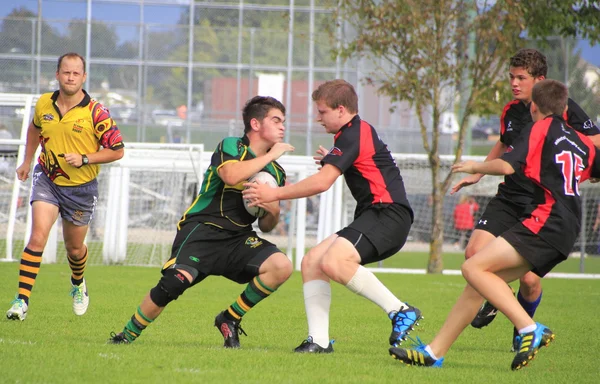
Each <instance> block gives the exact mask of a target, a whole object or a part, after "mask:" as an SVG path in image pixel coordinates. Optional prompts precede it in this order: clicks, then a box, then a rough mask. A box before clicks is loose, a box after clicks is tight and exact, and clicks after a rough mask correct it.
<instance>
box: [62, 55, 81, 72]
mask: <svg viewBox="0 0 600 384" xmlns="http://www.w3.org/2000/svg"><path fill="white" fill-rule="evenodd" d="M65 57H68V58H69V59H79V60H81V62H82V63H83V73H85V59H84V58H83V56H81V55H80V54H79V53H75V52H69V53H65V54H64V55H62V56H61V57H59V58H58V64H57V65H56V72H60V65H61V64H62V61H63V59H64V58H65Z"/></svg>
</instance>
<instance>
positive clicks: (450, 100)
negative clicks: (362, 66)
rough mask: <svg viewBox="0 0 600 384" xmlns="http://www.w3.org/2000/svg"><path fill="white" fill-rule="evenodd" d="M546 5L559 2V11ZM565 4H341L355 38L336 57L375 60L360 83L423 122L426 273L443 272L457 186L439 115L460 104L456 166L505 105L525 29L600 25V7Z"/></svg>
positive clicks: (409, 0) (536, 0) (442, 0)
mask: <svg viewBox="0 0 600 384" xmlns="http://www.w3.org/2000/svg"><path fill="white" fill-rule="evenodd" d="M549 3H551V5H552V4H555V3H556V4H555V5H556V8H554V9H553V8H552V7H550V6H548V4H549ZM565 3H567V2H566V1H564V0H550V1H541V0H533V1H529V2H522V1H519V0H496V1H492V0H479V1H478V0H377V1H376V0H341V1H340V3H339V7H337V9H336V10H335V16H336V17H337V19H338V20H339V21H340V24H338V25H337V26H336V27H341V28H343V29H344V34H345V36H350V38H347V41H346V42H344V45H343V46H342V47H341V48H340V49H339V50H338V52H337V53H338V54H339V55H340V56H341V57H342V58H344V59H353V60H357V59H362V60H363V61H364V60H366V61H371V62H372V68H373V70H372V71H371V73H369V74H368V75H367V76H366V77H365V78H364V79H363V81H365V82H366V83H369V84H372V85H374V86H376V87H377V89H378V91H379V92H380V93H381V94H384V95H387V96H389V97H390V98H391V99H392V101H394V102H396V101H407V102H409V103H410V105H411V106H412V107H413V109H414V111H415V113H416V116H417V119H418V121H419V125H420V128H421V136H422V141H423V147H424V149H425V151H426V154H427V156H428V160H429V164H430V167H431V184H432V196H433V205H432V223H433V228H432V237H431V242H430V258H429V263H428V267H427V270H428V272H430V273H439V272H441V271H442V269H443V263H442V258H441V254H442V242H443V222H444V217H443V211H442V209H443V201H444V196H445V194H446V192H447V191H448V189H449V187H450V184H451V181H452V175H451V174H450V173H449V172H448V171H447V170H443V169H442V167H441V161H440V156H439V151H438V133H439V128H438V127H439V122H440V116H441V115H442V113H444V112H445V111H448V110H449V109H451V108H452V106H453V105H454V104H455V102H456V103H458V104H459V105H460V106H461V108H460V112H461V113H460V118H459V126H460V131H459V134H458V142H457V145H456V149H455V152H454V155H455V161H459V160H460V158H461V156H462V154H463V147H464V143H465V137H466V132H467V127H468V119H469V117H470V116H471V115H473V114H475V113H478V114H479V113H482V112H483V113H486V112H487V113H489V111H491V110H496V111H499V110H500V109H501V106H502V105H503V104H504V102H505V101H506V100H502V99H498V98H496V97H495V95H496V94H502V92H505V91H504V89H505V88H506V85H505V80H504V81H502V80H503V79H506V77H505V72H506V70H507V69H508V68H507V66H506V62H507V61H508V58H509V57H510V56H512V54H514V52H515V51H516V50H517V49H518V48H521V47H522V46H524V45H525V43H526V40H525V31H526V27H528V28H529V30H528V33H529V36H530V37H540V36H545V35H547V34H551V33H555V32H556V30H558V33H561V34H564V35H568V34H576V33H577V31H579V29H578V28H575V29H573V25H575V26H586V27H589V26H590V25H598V23H599V20H600V18H596V19H594V17H593V15H597V5H596V6H595V7H594V6H591V7H589V6H587V5H585V6H580V7H579V8H574V7H573V6H572V5H571V7H567V6H566V5H565ZM575 3H576V2H575ZM586 4H587V3H586ZM566 10H570V11H569V13H568V17H567V20H562V19H560V17H559V14H560V12H566ZM540 15H543V16H542V17H540ZM590 15H592V16H590ZM540 19H543V20H540ZM548 20H553V22H552V23H548V22H547V21H548ZM551 27H552V30H550V28H551ZM335 32H336V31H331V33H335ZM597 34H598V31H597V30H596V31H586V32H585V35H586V37H589V38H596V37H597ZM372 59H374V60H372ZM429 133H432V134H431V136H429Z"/></svg>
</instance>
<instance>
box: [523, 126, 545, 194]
mask: <svg viewBox="0 0 600 384" xmlns="http://www.w3.org/2000/svg"><path fill="white" fill-rule="evenodd" d="M551 123H552V119H544V120H541V121H538V122H537V123H535V124H534V125H533V127H532V128H531V133H530V134H529V143H528V144H527V145H528V147H529V149H528V150H527V159H526V160H525V161H526V166H525V172H524V173H525V176H527V177H529V178H530V179H532V180H533V181H535V182H536V183H537V184H540V182H541V179H540V172H541V166H542V148H543V147H544V141H545V140H546V135H547V134H548V128H550V124H551ZM540 185H541V184H540Z"/></svg>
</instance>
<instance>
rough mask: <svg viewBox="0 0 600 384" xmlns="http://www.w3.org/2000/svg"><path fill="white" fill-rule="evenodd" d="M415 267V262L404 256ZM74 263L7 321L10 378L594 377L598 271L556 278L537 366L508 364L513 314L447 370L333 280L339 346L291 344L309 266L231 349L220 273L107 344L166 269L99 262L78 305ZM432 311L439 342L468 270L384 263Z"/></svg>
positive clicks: (388, 279) (5, 291) (2, 354)
mask: <svg viewBox="0 0 600 384" xmlns="http://www.w3.org/2000/svg"><path fill="white" fill-rule="evenodd" d="M405 266H406V265H405ZM17 275H18V264H17V263H0V280H1V281H2V282H3V283H2V285H1V286H0V287H1V289H0V297H2V298H3V299H2V300H3V303H4V304H3V305H4V306H5V307H6V308H4V307H3V308H0V309H1V310H3V311H4V310H5V309H8V307H9V302H10V299H11V297H12V296H13V295H14V293H15V291H16V287H17ZM69 275H70V272H69V268H68V267H67V266H66V265H65V264H57V265H43V266H42V269H41V273H40V275H39V277H38V281H37V283H36V286H35V289H34V292H33V296H32V300H31V303H30V308H29V313H28V318H27V320H26V321H24V322H17V321H8V320H6V319H1V320H0V362H1V366H2V369H1V370H0V371H1V372H0V382H3V383H159V382H169V383H187V382H208V383H222V382H244V383H315V382H326V383H349V382H351V383H392V382H393V383H397V382H405V381H406V382H409V383H433V382H435V383H453V382H454V383H455V382H461V383H472V382H486V383H506V382H515V383H516V382H551V383H567V382H570V383H596V382H598V378H599V377H600V368H599V367H598V364H597V359H598V357H599V351H600V340H599V339H598V338H597V336H596V335H597V332H598V330H599V329H600V319H599V317H598V303H599V302H600V280H566V279H547V280H545V281H544V300H543V302H542V305H541V307H540V309H539V310H538V315H537V319H538V320H539V321H541V322H543V323H546V324H547V325H548V326H550V327H551V328H552V330H553V331H554V332H555V333H556V335H557V336H556V340H555V342H554V343H553V344H552V345H551V346H550V347H549V348H544V349H542V350H541V351H540V353H539V354H538V357H537V358H536V360H535V361H534V362H533V363H532V365H531V366H529V367H526V368H525V369H523V370H522V371H519V372H513V371H511V370H510V363H511V361H512V358H513V354H512V353H510V352H509V350H510V338H511V336H512V329H511V325H510V324H509V322H508V320H507V319H506V318H505V317H503V316H498V318H497V319H496V321H494V323H492V324H491V325H490V326H489V327H487V328H485V329H483V330H476V329H472V328H468V329H467V330H466V331H465V332H464V334H463V335H462V336H461V338H459V340H458V341H457V342H456V344H455V345H454V347H453V349H451V350H450V352H449V353H448V354H447V355H446V362H445V364H444V368H443V369H430V368H420V367H408V366H405V365H402V364H400V363H398V362H397V361H395V360H393V359H392V358H390V357H389V355H388V345H387V338H388V336H389V332H390V323H389V320H388V319H387V318H386V316H385V315H384V314H383V312H381V310H380V309H379V308H378V307H376V306H375V305H373V304H371V303H369V302H367V301H366V300H365V299H363V298H361V297H358V296H355V295H354V294H352V293H350V292H349V291H347V290H346V289H345V288H343V287H341V286H339V285H334V286H333V305H332V311H331V336H332V337H333V338H334V339H335V340H336V341H335V344H334V349H335V353H333V354H331V355H297V354H294V353H292V349H293V348H294V347H296V346H297V345H298V344H299V343H300V342H301V341H302V340H303V339H304V337H305V336H306V319H305V314H304V305H303V298H302V284H301V278H300V275H299V273H294V275H293V276H292V278H291V279H290V281H288V282H287V283H286V284H285V285H283V286H282V287H281V288H280V289H279V291H278V292H277V293H276V294H275V295H274V296H272V297H271V298H269V299H268V300H266V301H264V302H262V303H260V304H259V305H258V306H257V307H256V308H254V309H253V310H252V311H251V312H249V313H248V315H246V317H245V318H244V322H243V323H242V325H243V327H244V329H245V331H246V332H247V333H248V337H245V336H241V342H242V349H240V350H224V349H223V348H222V347H221V346H222V338H221V336H220V334H219V332H218V331H217V330H216V329H215V328H214V327H213V321H214V316H215V315H216V314H217V313H218V312H219V311H221V310H223V309H224V308H226V307H227V306H228V305H229V304H230V303H231V302H232V301H233V300H235V298H236V297H237V295H238V294H239V293H240V292H241V290H242V289H243V286H240V285H237V284H235V283H232V282H229V281H227V280H225V279H223V278H217V277H211V278H209V279H207V280H206V281H205V282H203V283H201V284H200V285H198V286H196V287H194V288H193V289H191V290H190V291H188V292H186V294H185V295H183V296H182V297H181V298H180V299H179V300H177V301H176V302H173V303H172V304H170V305H169V307H168V308H167V309H166V310H165V312H163V315H162V316H161V317H160V318H159V319H158V320H156V321H155V322H154V323H153V324H152V325H150V326H149V327H148V329H147V330H146V331H145V332H144V334H143V335H142V336H141V337H140V339H138V340H137V341H136V342H135V343H134V344H132V345H108V344H106V340H107V339H108V337H109V333H110V332H111V331H116V332H119V331H121V329H122V327H123V325H124V324H125V322H126V321H127V320H128V319H129V318H130V317H131V315H132V313H133V311H134V310H135V308H136V307H137V305H138V303H139V301H140V300H141V299H142V297H143V296H144V295H145V294H146V293H147V291H148V290H149V289H150V288H151V287H153V286H154V285H155V284H156V282H157V281H158V277H159V272H158V269H157V268H144V267H124V266H90V267H89V268H88V271H87V274H86V276H87V281H88V287H89V292H90V298H91V299H90V300H91V303H90V308H89V310H88V312H87V314H86V315H85V316H82V317H77V316H75V315H74V314H73V313H72V311H71V298H70V297H69V295H68V292H69V288H70V286H69V282H68V279H69ZM379 277H380V278H381V280H382V281H383V282H384V283H385V284H386V285H387V286H388V287H389V288H390V289H391V290H392V291H393V292H395V293H396V294H397V295H398V296H399V297H400V298H401V299H403V300H405V301H408V302H409V303H411V304H413V305H416V306H418V307H419V308H420V309H421V310H422V311H423V314H424V316H425V319H424V320H422V321H421V326H420V327H418V328H417V330H416V331H415V332H414V333H413V336H419V337H420V338H421V339H423V340H424V341H429V340H431V338H432V337H433V336H434V335H435V333H436V332H437V330H438V329H439V328H440V326H441V324H442V322H443V321H444V319H445V316H446V314H447V313H448V311H449V310H450V308H451V306H452V304H453V303H454V301H455V299H456V298H457V297H458V295H459V294H460V292H461V290H462V287H463V286H464V283H463V280H462V278H461V277H459V276H442V275H417V276H415V275H392V274H380V275H379Z"/></svg>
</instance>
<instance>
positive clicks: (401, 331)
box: [389, 304, 423, 347]
mask: <svg viewBox="0 0 600 384" xmlns="http://www.w3.org/2000/svg"><path fill="white" fill-rule="evenodd" d="M407 305H408V304H407ZM390 318H391V320H392V333H391V334H390V340H389V341H390V345H391V346H393V347H397V346H399V345H400V344H401V343H402V341H404V340H406V337H407V336H408V334H409V333H410V332H411V331H412V330H413V329H414V327H415V326H417V325H419V320H420V319H422V318H423V316H421V311H420V310H419V309H418V308H415V307H413V306H410V305H408V307H406V308H404V309H400V310H399V311H398V312H396V313H393V312H392V313H390Z"/></svg>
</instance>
